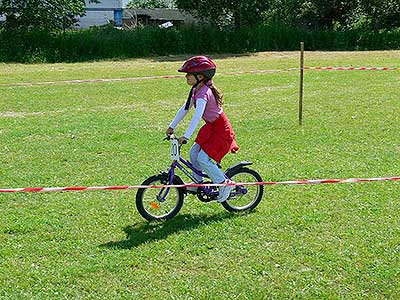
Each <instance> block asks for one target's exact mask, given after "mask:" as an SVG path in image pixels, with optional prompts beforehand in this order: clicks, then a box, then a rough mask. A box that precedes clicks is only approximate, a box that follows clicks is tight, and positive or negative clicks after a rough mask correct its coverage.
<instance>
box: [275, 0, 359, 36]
mask: <svg viewBox="0 0 400 300" xmlns="http://www.w3.org/2000/svg"><path fill="white" fill-rule="evenodd" d="M271 7H272V9H271V10H270V11H269V13H268V18H269V19H270V20H273V21H275V22H276V21H279V22H282V23H285V24H287V25H290V26H301V27H306V28H313V29H328V30H333V29H338V28H343V27H345V26H346V25H347V24H348V22H349V19H350V17H351V16H353V15H354V14H355V12H356V10H357V7H358V1H354V0H302V1H298V0H286V1H284V0H273V3H272V5H271Z"/></svg>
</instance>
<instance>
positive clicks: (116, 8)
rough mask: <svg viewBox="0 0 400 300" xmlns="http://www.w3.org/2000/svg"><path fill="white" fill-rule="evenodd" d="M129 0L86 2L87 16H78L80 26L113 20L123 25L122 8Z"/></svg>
mask: <svg viewBox="0 0 400 300" xmlns="http://www.w3.org/2000/svg"><path fill="white" fill-rule="evenodd" d="M127 2H128V0H100V3H90V2H89V0H85V3H86V16H83V17H80V18H78V21H79V22H78V28H89V27H91V26H101V25H105V24H108V23H110V22H113V23H114V24H115V25H116V26H122V10H123V9H124V8H125V7H126V4H127Z"/></svg>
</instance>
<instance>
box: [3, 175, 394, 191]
mask: <svg viewBox="0 0 400 300" xmlns="http://www.w3.org/2000/svg"><path fill="white" fill-rule="evenodd" d="M399 180H400V177H380V178H348V179H311V180H292V181H276V182H273V181H263V182H240V183H238V182H232V183H228V184H218V183H205V184H195V183H192V184H172V185H169V184H162V185H122V186H92V187H83V186H75V187H74V186H72V187H49V188H11V189H0V193H38V192H70V191H100V190H107V191H110V190H131V189H143V188H150V189H160V188H187V187H203V186H207V187H211V186H225V185H229V186H238V185H240V186H256V185H280V184H287V185H290V184H327V183H356V182H372V181H399Z"/></svg>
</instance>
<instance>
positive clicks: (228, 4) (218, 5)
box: [175, 0, 270, 28]
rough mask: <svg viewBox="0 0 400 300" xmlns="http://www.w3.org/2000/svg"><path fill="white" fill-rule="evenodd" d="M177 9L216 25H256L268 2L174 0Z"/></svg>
mask: <svg viewBox="0 0 400 300" xmlns="http://www.w3.org/2000/svg"><path fill="white" fill-rule="evenodd" d="M175 2H176V4H177V6H178V8H179V9H183V10H186V11H188V12H190V13H192V14H193V15H197V16H198V17H199V18H202V19H208V20H210V21H211V22H213V23H215V24H217V25H234V26H235V27H236V28H238V27H241V26H243V25H256V24H259V23H262V22H263V19H264V13H265V12H266V11H267V10H268V8H269V6H270V0H242V1H237V0H175Z"/></svg>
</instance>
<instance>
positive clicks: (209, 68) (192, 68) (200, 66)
mask: <svg viewBox="0 0 400 300" xmlns="http://www.w3.org/2000/svg"><path fill="white" fill-rule="evenodd" d="M216 68H217V66H216V64H215V63H214V62H213V61H212V60H211V59H210V58H208V57H207V56H193V57H191V58H189V59H188V60H187V61H185V63H184V64H183V66H182V67H180V69H179V70H178V72H184V73H193V74H202V75H204V76H206V77H207V78H209V79H211V78H212V77H213V76H214V74H215V70H216Z"/></svg>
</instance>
